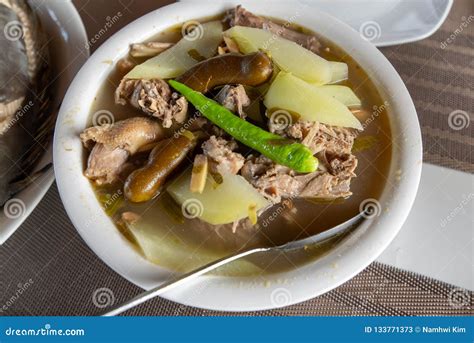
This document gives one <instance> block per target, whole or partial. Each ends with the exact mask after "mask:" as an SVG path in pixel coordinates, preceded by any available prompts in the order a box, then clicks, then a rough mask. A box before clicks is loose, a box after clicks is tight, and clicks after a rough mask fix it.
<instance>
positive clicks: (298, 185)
mask: <svg viewBox="0 0 474 343" xmlns="http://www.w3.org/2000/svg"><path fill="white" fill-rule="evenodd" d="M331 162H332V161H331ZM336 164H337V165H339V166H343V169H335V170H334V171H335V172H336V174H332V173H331V172H329V171H322V170H317V171H315V172H312V173H309V174H297V173H296V172H295V171H294V170H291V169H290V168H288V167H285V166H282V165H278V164H275V163H274V162H273V161H271V160H270V159H268V158H266V157H265V156H260V157H254V156H249V158H248V159H247V161H246V162H245V164H244V166H243V167H242V171H241V173H242V176H243V177H245V178H246V179H247V181H249V182H250V183H251V184H252V185H253V186H254V187H255V188H256V189H257V190H258V191H259V192H260V193H261V194H262V195H263V196H265V197H266V198H267V199H269V200H271V201H272V202H274V203H279V202H280V201H281V200H282V198H295V197H300V198H324V199H335V198H339V197H343V198H346V197H348V196H350V195H351V194H352V193H351V192H350V181H351V178H352V177H353V176H355V174H354V170H355V168H356V166H357V160H356V159H355V158H352V157H349V158H348V159H346V160H338V161H337V162H336Z"/></svg>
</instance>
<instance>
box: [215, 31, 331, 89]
mask: <svg viewBox="0 0 474 343" xmlns="http://www.w3.org/2000/svg"><path fill="white" fill-rule="evenodd" d="M224 34H225V35H226V36H228V37H230V38H232V39H233V40H234V41H235V42H237V44H238V45H239V49H240V50H241V51H242V52H243V53H246V54H248V53H252V52H255V51H258V50H263V51H265V52H267V53H268V54H269V55H270V57H271V58H272V60H273V61H274V62H275V63H276V64H277V65H278V67H279V68H280V69H282V70H284V71H287V72H291V73H293V74H294V75H296V76H298V77H300V78H302V79H303V80H306V81H308V82H311V83H314V84H318V85H323V84H326V83H328V82H330V81H331V80H332V70H331V64H330V63H329V62H328V61H327V60H325V59H324V58H322V57H320V56H318V55H316V54H315V53H313V52H311V51H309V50H308V49H305V48H303V47H302V46H300V45H298V44H296V43H295V42H292V41H290V40H287V39H284V38H281V37H278V36H276V35H274V34H273V33H271V32H269V31H266V30H262V29H256V28H252V27H243V26H234V27H232V28H231V29H229V30H227V31H225V32H224Z"/></svg>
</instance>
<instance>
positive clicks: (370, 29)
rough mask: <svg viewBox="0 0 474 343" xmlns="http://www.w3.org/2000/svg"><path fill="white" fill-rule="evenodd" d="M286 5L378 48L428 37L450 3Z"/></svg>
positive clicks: (330, 0) (308, 1) (310, 0)
mask: <svg viewBox="0 0 474 343" xmlns="http://www.w3.org/2000/svg"><path fill="white" fill-rule="evenodd" d="M180 1H185V2H188V1H189V2H193V1H201V2H202V0H180ZM217 1H219V0H217ZM259 1H267V2H270V3H275V2H285V1H286V2H288V0H259ZM244 2H245V0H244ZM289 3H290V4H295V5H294V6H300V5H301V4H303V5H305V6H307V8H308V10H309V11H311V9H312V8H314V9H317V10H320V11H323V12H326V13H329V14H330V15H332V16H333V17H335V18H337V19H340V20H342V21H343V22H345V23H346V24H348V25H349V26H351V27H352V28H353V29H354V30H356V31H358V32H360V33H361V34H362V35H364V36H365V37H366V38H367V39H368V40H370V41H371V42H372V43H373V44H375V45H376V46H379V47H380V46H389V45H397V44H403V43H409V42H414V41H417V40H420V39H424V38H426V37H428V36H430V35H432V34H433V33H434V32H435V31H436V30H437V29H438V28H439V27H440V26H441V24H442V23H443V22H444V20H445V19H446V17H447V16H448V13H449V11H450V9H451V6H452V5H453V0H377V1H374V0H297V1H289Z"/></svg>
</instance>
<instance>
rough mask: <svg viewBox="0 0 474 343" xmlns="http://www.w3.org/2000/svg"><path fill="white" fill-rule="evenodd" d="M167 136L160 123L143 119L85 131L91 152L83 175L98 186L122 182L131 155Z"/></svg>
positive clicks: (132, 119)
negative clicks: (120, 176) (121, 174)
mask: <svg viewBox="0 0 474 343" xmlns="http://www.w3.org/2000/svg"><path fill="white" fill-rule="evenodd" d="M164 136H165V133H164V130H163V128H162V127H161V125H160V124H159V123H157V122H156V121H154V120H152V119H148V118H142V117H135V118H130V119H126V120H122V121H119V122H117V123H115V124H105V125H101V126H93V127H90V128H88V129H85V130H84V132H83V133H81V135H80V138H81V140H82V142H83V144H84V146H85V147H86V148H91V147H92V151H91V153H90V155H89V158H88V160H87V169H86V171H85V173H84V175H85V176H86V177H87V178H89V179H91V180H93V181H94V182H95V183H96V184H97V185H103V184H110V183H113V182H115V181H117V180H118V179H119V175H120V173H121V172H122V171H123V169H124V168H125V167H126V162H127V159H128V158H129V157H130V156H131V155H133V154H135V153H136V152H138V151H139V150H140V149H141V148H143V147H144V146H147V145H149V144H151V143H154V142H157V141H159V140H161V139H163V138H164Z"/></svg>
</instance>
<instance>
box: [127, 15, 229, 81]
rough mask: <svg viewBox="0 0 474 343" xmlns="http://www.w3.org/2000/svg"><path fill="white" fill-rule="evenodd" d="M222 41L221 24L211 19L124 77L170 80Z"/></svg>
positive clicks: (212, 51)
mask: <svg viewBox="0 0 474 343" xmlns="http://www.w3.org/2000/svg"><path fill="white" fill-rule="evenodd" d="M221 41H222V23H221V22H220V21H211V22H208V23H204V24H202V25H201V24H200V25H198V26H196V28H195V29H194V31H191V32H190V33H188V34H186V35H185V36H184V37H183V38H181V40H180V41H179V42H178V43H176V45H174V46H173V47H171V48H169V49H167V50H165V51H164V52H162V53H161V54H159V55H158V56H155V57H153V58H150V59H149V60H146V61H145V62H143V63H142V64H139V65H137V66H136V67H135V68H133V69H132V70H131V71H130V72H129V73H128V74H127V75H125V78H127V79H154V78H160V79H169V78H174V77H176V76H179V75H181V74H182V73H184V72H185V71H186V70H188V69H190V68H191V67H192V66H194V65H195V64H197V63H198V62H200V61H201V59H203V58H209V57H212V56H214V55H215V53H216V51H217V47H218V46H219V44H220V43H221Z"/></svg>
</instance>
